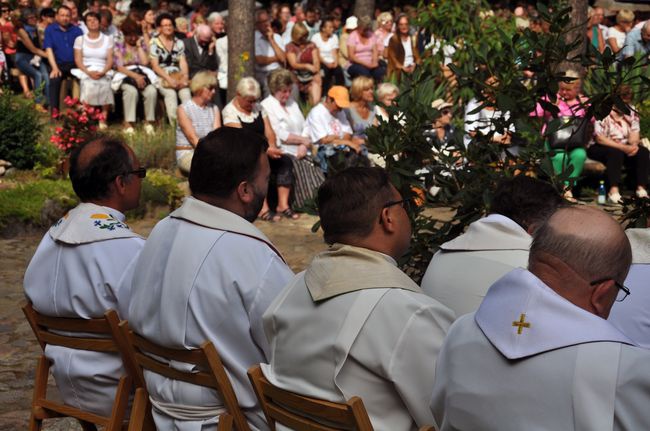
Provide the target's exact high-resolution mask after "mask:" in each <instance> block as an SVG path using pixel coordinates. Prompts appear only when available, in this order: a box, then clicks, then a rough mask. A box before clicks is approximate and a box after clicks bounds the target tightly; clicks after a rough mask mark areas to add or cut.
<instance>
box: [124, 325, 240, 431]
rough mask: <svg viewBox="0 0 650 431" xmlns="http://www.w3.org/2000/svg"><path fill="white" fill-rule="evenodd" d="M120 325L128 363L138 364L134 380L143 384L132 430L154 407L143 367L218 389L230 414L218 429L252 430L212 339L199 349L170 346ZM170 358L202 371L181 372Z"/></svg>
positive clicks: (221, 419)
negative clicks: (157, 342)
mask: <svg viewBox="0 0 650 431" xmlns="http://www.w3.org/2000/svg"><path fill="white" fill-rule="evenodd" d="M119 327H120V329H121V332H122V336H123V337H122V338H123V341H122V342H124V343H125V344H124V347H123V348H124V349H126V350H127V356H129V358H130V359H128V360H125V362H126V361H128V362H131V363H133V364H135V370H134V372H135V375H136V377H135V380H136V382H142V383H143V384H142V386H141V387H138V389H137V390H136V391H135V398H134V400H133V406H132V407H131V419H130V421H129V431H139V430H141V429H142V426H143V425H142V424H143V421H144V418H145V416H146V414H147V412H149V411H150V410H151V403H150V401H149V394H148V393H147V390H146V386H145V385H144V376H143V370H148V371H152V372H154V373H156V374H160V375H162V376H165V377H168V378H170V379H175V380H181V381H183V382H187V383H191V384H193V385H199V386H204V387H208V388H212V389H215V390H216V391H217V392H218V393H219V396H220V397H221V400H222V401H223V404H224V406H225V408H226V411H227V413H224V414H221V415H220V416H219V425H218V428H217V431H230V430H231V429H233V425H234V429H236V430H237V431H250V428H249V426H248V422H247V421H246V418H245V416H244V414H243V413H242V411H241V409H240V408H239V403H238V401H237V396H236V395H235V391H234V390H233V388H232V384H231V383H230V379H229V378H228V375H227V374H226V370H225V369H224V367H223V363H222V362H221V357H220V356H219V353H217V349H216V348H215V347H214V345H213V344H212V343H211V342H210V341H206V342H204V343H203V344H202V345H201V347H200V348H198V349H193V350H181V349H170V348H167V347H162V346H159V345H157V344H155V343H153V342H151V341H149V340H147V339H145V338H143V337H141V336H140V335H138V334H136V333H134V332H133V331H132V330H131V329H130V328H129V324H128V322H127V321H122V322H120V324H119ZM121 347H122V345H121ZM158 358H160V359H158ZM171 361H175V362H184V363H187V364H191V365H194V366H195V368H197V369H199V370H202V371H199V372H184V371H180V370H177V369H175V368H172V367H170V366H169V365H168V363H169V362H171Z"/></svg>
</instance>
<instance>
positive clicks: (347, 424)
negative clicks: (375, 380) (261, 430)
mask: <svg viewBox="0 0 650 431" xmlns="http://www.w3.org/2000/svg"><path fill="white" fill-rule="evenodd" d="M248 377H249V378H250V381H251V383H252V384H253V389H254V390H255V393H256V394H257V398H258V400H259V401H260V404H261V406H262V410H263V411H264V415H265V416H266V421H267V422H268V424H269V427H270V428H271V430H272V431H274V430H275V424H276V422H279V423H281V424H282V425H285V426H287V427H289V428H292V429H294V430H296V431H340V430H355V431H372V430H373V427H372V424H371V423H370V418H369V417H368V412H366V408H365V407H364V405H363V401H362V400H361V398H359V397H352V398H350V399H349V400H348V401H347V402H345V403H334V402H331V401H324V400H319V399H316V398H310V397H306V396H303V395H298V394H296V393H294V392H289V391H285V390H284V389H280V388H278V387H276V386H273V385H272V384H271V383H270V382H269V381H268V380H267V379H266V377H264V374H262V369H261V368H260V366H259V365H254V366H252V367H251V368H250V369H249V370H248Z"/></svg>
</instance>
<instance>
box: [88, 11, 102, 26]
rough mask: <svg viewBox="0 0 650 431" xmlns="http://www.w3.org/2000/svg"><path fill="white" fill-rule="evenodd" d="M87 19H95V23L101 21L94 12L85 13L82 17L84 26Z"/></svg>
mask: <svg viewBox="0 0 650 431" xmlns="http://www.w3.org/2000/svg"><path fill="white" fill-rule="evenodd" d="M88 18H95V19H96V20H97V21H101V18H100V17H99V14H98V13H95V12H86V15H84V23H85V24H88Z"/></svg>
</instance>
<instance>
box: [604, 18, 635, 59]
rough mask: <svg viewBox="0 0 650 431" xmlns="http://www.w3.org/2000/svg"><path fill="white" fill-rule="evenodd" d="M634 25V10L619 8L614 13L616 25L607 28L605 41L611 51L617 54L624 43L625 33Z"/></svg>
mask: <svg viewBox="0 0 650 431" xmlns="http://www.w3.org/2000/svg"><path fill="white" fill-rule="evenodd" d="M632 27H634V12H632V11H631V10H629V9H621V10H620V11H618V14H616V25H614V26H613V27H610V28H609V31H608V33H607V43H608V44H609V47H610V48H612V52H613V53H614V54H617V53H618V52H619V51H620V50H621V49H622V48H623V45H625V37H626V36H627V33H628V32H629V31H630V30H632Z"/></svg>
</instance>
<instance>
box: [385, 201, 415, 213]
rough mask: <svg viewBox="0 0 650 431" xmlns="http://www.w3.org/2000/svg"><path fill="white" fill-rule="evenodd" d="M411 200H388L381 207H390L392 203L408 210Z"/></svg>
mask: <svg viewBox="0 0 650 431" xmlns="http://www.w3.org/2000/svg"><path fill="white" fill-rule="evenodd" d="M412 202H413V201H412V200H411V199H402V200H399V201H388V202H386V203H385V204H384V206H383V207H382V209H383V208H388V207H392V206H393V205H402V208H404V210H406V211H409V210H410V209H411V203H412Z"/></svg>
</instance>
